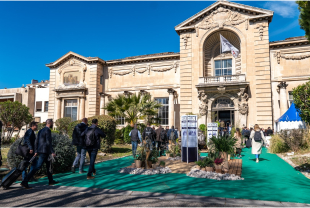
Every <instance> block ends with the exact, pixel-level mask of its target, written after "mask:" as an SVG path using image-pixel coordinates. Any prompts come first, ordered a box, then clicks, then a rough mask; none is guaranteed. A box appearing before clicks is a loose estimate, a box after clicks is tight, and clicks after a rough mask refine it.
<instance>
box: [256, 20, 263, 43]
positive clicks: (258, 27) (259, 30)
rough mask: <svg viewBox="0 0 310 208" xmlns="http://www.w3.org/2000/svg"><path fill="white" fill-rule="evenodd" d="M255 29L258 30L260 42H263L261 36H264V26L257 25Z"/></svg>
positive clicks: (261, 24)
mask: <svg viewBox="0 0 310 208" xmlns="http://www.w3.org/2000/svg"><path fill="white" fill-rule="evenodd" d="M256 29H258V34H259V38H260V40H263V36H264V25H263V23H260V24H258V26H257V27H256Z"/></svg>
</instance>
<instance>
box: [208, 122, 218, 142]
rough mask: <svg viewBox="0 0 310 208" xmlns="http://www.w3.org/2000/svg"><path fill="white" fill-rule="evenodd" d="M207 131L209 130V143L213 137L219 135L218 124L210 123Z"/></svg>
mask: <svg viewBox="0 0 310 208" xmlns="http://www.w3.org/2000/svg"><path fill="white" fill-rule="evenodd" d="M207 130H208V133H207V134H208V135H207V138H208V142H209V140H210V138H211V137H213V136H216V137H217V135H218V124H217V123H208V124H207Z"/></svg>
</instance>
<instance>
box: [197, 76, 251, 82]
mask: <svg viewBox="0 0 310 208" xmlns="http://www.w3.org/2000/svg"><path fill="white" fill-rule="evenodd" d="M232 82H237V83H238V82H245V74H236V75H225V76H213V77H199V84H216V83H232Z"/></svg>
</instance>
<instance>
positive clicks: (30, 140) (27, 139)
mask: <svg viewBox="0 0 310 208" xmlns="http://www.w3.org/2000/svg"><path fill="white" fill-rule="evenodd" d="M35 141H36V135H35V134H34V132H33V130H32V129H28V130H27V131H26V133H25V136H24V144H27V146H28V148H29V149H30V150H33V149H34V142H35Z"/></svg>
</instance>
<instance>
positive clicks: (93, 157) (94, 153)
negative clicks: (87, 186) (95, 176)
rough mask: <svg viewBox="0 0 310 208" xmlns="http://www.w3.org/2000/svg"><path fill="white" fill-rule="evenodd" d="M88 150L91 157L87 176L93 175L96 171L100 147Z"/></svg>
mask: <svg viewBox="0 0 310 208" xmlns="http://www.w3.org/2000/svg"><path fill="white" fill-rule="evenodd" d="M87 152H88V155H89V158H90V162H89V167H88V173H87V176H91V175H92V173H94V172H95V161H96V157H97V153H98V149H87Z"/></svg>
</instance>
